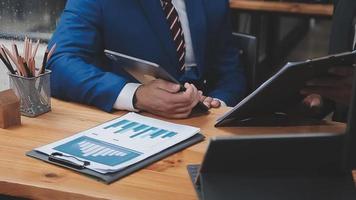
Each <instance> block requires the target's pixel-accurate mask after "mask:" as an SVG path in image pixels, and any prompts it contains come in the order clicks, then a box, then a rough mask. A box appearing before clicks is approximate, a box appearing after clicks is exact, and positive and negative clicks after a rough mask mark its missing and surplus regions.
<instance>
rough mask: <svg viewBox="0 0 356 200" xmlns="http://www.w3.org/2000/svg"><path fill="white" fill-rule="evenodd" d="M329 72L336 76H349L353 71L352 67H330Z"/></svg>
mask: <svg viewBox="0 0 356 200" xmlns="http://www.w3.org/2000/svg"><path fill="white" fill-rule="evenodd" d="M329 73H330V74H333V75H337V76H350V75H352V74H353V73H354V68H353V67H332V68H330V69H329Z"/></svg>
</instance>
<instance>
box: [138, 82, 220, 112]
mask: <svg viewBox="0 0 356 200" xmlns="http://www.w3.org/2000/svg"><path fill="white" fill-rule="evenodd" d="M184 87H185V88H186V90H185V91H184V92H180V85H178V84H174V83H170V82H167V81H164V80H161V79H157V80H154V81H151V82H150V83H148V84H145V85H141V86H140V87H139V88H138V89H137V91H136V94H135V96H136V99H137V102H136V104H135V105H134V106H135V108H137V109H139V110H142V111H147V112H150V113H152V114H156V115H159V116H163V117H167V118H187V117H189V115H190V114H191V112H192V110H193V108H194V107H195V106H196V105H197V104H198V102H199V101H202V102H203V103H204V104H205V105H206V106H208V107H209V108H211V107H219V106H220V103H217V100H213V99H212V98H210V97H205V96H203V93H202V92H201V91H199V90H198V89H197V88H196V87H195V86H194V85H193V84H189V83H185V84H184Z"/></svg>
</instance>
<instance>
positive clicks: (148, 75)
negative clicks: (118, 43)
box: [104, 50, 209, 113]
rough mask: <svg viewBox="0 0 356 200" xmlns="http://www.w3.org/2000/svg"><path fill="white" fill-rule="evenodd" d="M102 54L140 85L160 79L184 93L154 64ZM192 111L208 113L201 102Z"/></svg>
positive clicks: (170, 77) (134, 58)
mask: <svg viewBox="0 0 356 200" xmlns="http://www.w3.org/2000/svg"><path fill="white" fill-rule="evenodd" d="M104 53H105V55H106V56H107V57H108V58H109V59H110V60H113V61H114V62H115V63H117V64H118V65H120V67H122V68H123V69H124V70H125V71H126V72H128V73H129V74H130V75H131V76H133V77H134V78H135V79H136V80H137V81H139V82H140V83H142V84H147V83H149V82H150V81H152V80H155V79H162V80H165V81H168V82H172V83H176V84H179V85H180V86H181V89H180V91H181V92H183V91H185V88H184V86H183V85H181V83H180V82H179V81H178V80H177V79H175V78H174V77H173V76H172V75H170V74H169V73H168V72H167V71H166V70H165V69H164V68H163V67H160V66H159V65H158V64H156V63H153V62H149V61H146V60H143V59H139V58H136V57H132V56H128V55H125V54H122V53H118V52H114V51H110V50H105V51H104ZM193 111H194V113H206V112H208V111H209V108H208V107H206V106H205V105H204V104H203V103H202V102H199V103H198V104H197V106H195V107H194V109H193Z"/></svg>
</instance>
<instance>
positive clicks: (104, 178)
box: [26, 134, 205, 184]
mask: <svg viewBox="0 0 356 200" xmlns="http://www.w3.org/2000/svg"><path fill="white" fill-rule="evenodd" d="M204 138H205V137H204V136H203V135H202V134H196V135H194V136H193V137H191V138H189V139H187V140H185V141H183V142H181V143H179V144H177V145H175V146H172V147H170V148H168V149H166V150H164V151H162V152H160V153H158V154H156V155H153V156H151V157H149V158H147V159H145V160H143V161H140V162H138V163H136V164H134V165H131V166H129V167H126V168H124V169H122V170H120V171H118V172H115V173H108V174H101V173H98V172H95V171H93V170H90V169H82V170H78V169H75V168H72V167H69V166H66V165H62V164H59V163H56V162H52V161H50V160H49V159H48V155H47V154H44V153H40V152H38V151H35V150H32V151H29V152H27V153H26V155H27V156H30V157H33V158H36V159H39V160H42V161H45V162H48V163H51V164H54V165H58V166H61V167H64V168H69V169H71V170H74V171H76V172H79V173H81V174H84V175H87V176H89V177H91V178H94V179H96V180H98V181H101V182H104V183H106V184H110V183H112V182H114V181H117V180H119V179H121V178H123V177H125V176H128V175H130V174H132V173H134V172H136V171H138V170H140V169H142V168H144V167H146V166H149V165H151V164H153V163H154V162H157V161H159V160H161V159H163V158H165V157H167V156H170V155H172V154H174V153H177V152H179V151H181V150H183V149H185V148H188V147H189V146H192V145H194V144H196V143H198V142H201V141H203V140H204Z"/></svg>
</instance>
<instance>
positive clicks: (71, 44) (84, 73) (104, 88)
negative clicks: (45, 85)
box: [48, 0, 126, 112]
mask: <svg viewBox="0 0 356 200" xmlns="http://www.w3.org/2000/svg"><path fill="white" fill-rule="evenodd" d="M99 2H100V0H69V1H68V2H67V5H66V8H65V10H64V13H63V15H62V17H61V19H60V23H59V25H58V27H57V30H56V32H55V34H54V36H53V38H52V40H51V42H50V44H49V46H52V45H54V44H55V43H56V45H57V49H56V52H55V53H54V55H53V56H52V57H51V59H50V61H49V63H48V66H49V67H48V68H50V69H51V70H52V75H51V92H52V95H53V96H54V97H57V98H61V99H64V100H69V101H75V102H80V103H85V104H89V105H94V106H96V107H99V108H100V109H102V110H105V111H107V112H109V111H111V110H112V108H113V105H114V103H115V101H116V99H117V97H118V95H119V93H120V91H121V89H122V88H123V87H124V86H125V84H126V80H125V79H124V78H123V77H120V76H118V75H116V74H113V73H110V72H107V71H105V70H104V69H105V68H104V67H99V66H100V63H99V62H98V61H99V60H101V59H99V56H102V55H103V45H102V42H103V41H102V40H103V39H102V35H101V34H102V33H101V31H100V29H101V27H100V26H101V23H100V21H101V20H102V18H101V17H102V15H101V12H102V11H101V7H100V3H99Z"/></svg>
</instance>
